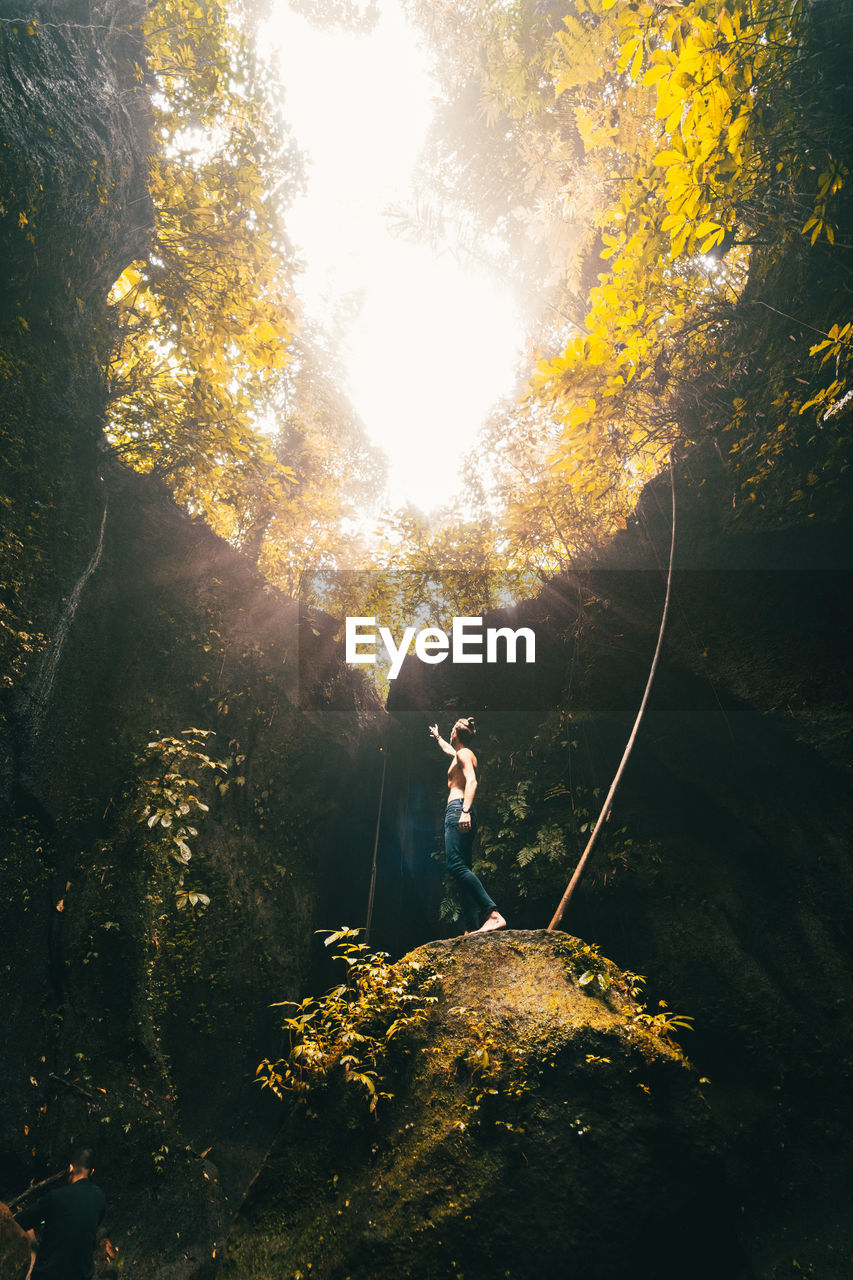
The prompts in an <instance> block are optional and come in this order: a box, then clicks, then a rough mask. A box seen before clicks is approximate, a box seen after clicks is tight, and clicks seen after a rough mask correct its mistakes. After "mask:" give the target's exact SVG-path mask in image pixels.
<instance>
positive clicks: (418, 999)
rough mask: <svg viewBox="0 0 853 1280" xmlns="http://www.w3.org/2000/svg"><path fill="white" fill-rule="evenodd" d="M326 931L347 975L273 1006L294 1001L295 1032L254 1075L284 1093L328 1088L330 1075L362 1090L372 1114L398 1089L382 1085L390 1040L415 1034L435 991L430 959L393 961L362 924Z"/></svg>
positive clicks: (289, 1023) (290, 1025) (288, 1025)
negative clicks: (363, 935)
mask: <svg viewBox="0 0 853 1280" xmlns="http://www.w3.org/2000/svg"><path fill="white" fill-rule="evenodd" d="M319 932H327V933H328V937H327V938H326V941H325V945H326V946H327V947H331V946H337V949H338V950H337V955H336V957H335V958H336V959H338V960H342V961H343V963H344V964H345V965H346V968H347V973H346V978H345V980H344V982H342V983H340V984H339V985H338V986H335V987H332V988H331V990H330V991H327V992H326V994H325V995H324V996H321V997H320V998H319V999H318V998H315V997H313V996H308V997H307V998H306V999H304V1000H302V1001H301V1002H300V1003H296V1002H295V1001H292V1000H284V1001H281V1002H280V1003H279V1004H276V1005H274V1006H273V1007H274V1008H281V1007H288V1006H290V1007H292V1008H294V1009H296V1013H294V1014H293V1015H292V1016H290V1017H287V1018H285V1019H284V1023H283V1029H284V1030H285V1031H287V1033H288V1035H289V1037H290V1050H289V1052H288V1054H287V1057H285V1058H280V1059H278V1061H276V1062H271V1061H269V1060H268V1059H264V1061H263V1062H261V1064H260V1065H259V1067H258V1069H257V1072H256V1077H257V1080H258V1082H259V1084H261V1085H262V1087H264V1088H267V1089H271V1090H272V1091H273V1093H274V1094H275V1095H276V1096H277V1097H279V1098H284V1095H285V1094H286V1093H294V1094H296V1095H297V1096H298V1095H304V1094H306V1093H308V1092H311V1091H316V1090H319V1089H322V1088H324V1087H325V1086H326V1085H328V1084H329V1083H331V1081H332V1080H342V1081H343V1083H344V1085H346V1086H351V1087H352V1088H354V1089H356V1090H358V1091H359V1092H360V1093H361V1094H362V1095H363V1096H364V1098H365V1099H366V1101H367V1103H368V1107H369V1110H370V1112H371V1113H374V1112H375V1111H376V1108H377V1106H378V1105H379V1102H380V1100H382V1099H390V1098H392V1097H393V1094H391V1093H389V1092H387V1091H385V1090H383V1089H382V1084H383V1082H384V1078H385V1075H386V1073H387V1071H388V1069H389V1066H390V1057H391V1051H392V1047H393V1046H395V1045H397V1044H398V1043H402V1042H403V1041H405V1040H407V1039H408V1038H410V1036H411V1034H412V1033H413V1032H414V1031H415V1029H416V1028H417V1027H419V1026H420V1025H421V1024H422V1023H423V1022H424V1020H425V1018H426V1017H427V1014H428V1012H429V1009H430V1006H432V1005H433V1004H435V1002H436V1000H437V996H435V995H432V994H430V993H431V989H432V987H433V985H434V984H435V981H436V975H435V973H434V972H433V970H432V968H431V966H429V965H427V964H424V963H423V962H422V961H418V960H404V961H400V962H399V963H397V964H395V965H392V964H390V963H389V957H388V954H387V952H384V951H377V952H373V951H371V950H370V947H369V946H368V945H367V943H365V942H358V941H356V939H357V938H358V935H359V933H360V932H361V930H360V929H350V928H348V927H347V926H344V927H343V928H341V929H336V930H333V931H327V930H319Z"/></svg>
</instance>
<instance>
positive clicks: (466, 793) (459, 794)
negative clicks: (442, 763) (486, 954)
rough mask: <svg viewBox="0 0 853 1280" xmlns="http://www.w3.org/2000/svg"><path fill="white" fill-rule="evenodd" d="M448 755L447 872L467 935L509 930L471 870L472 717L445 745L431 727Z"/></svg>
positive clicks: (474, 765)
mask: <svg viewBox="0 0 853 1280" xmlns="http://www.w3.org/2000/svg"><path fill="white" fill-rule="evenodd" d="M429 732H430V736H431V737H433V738H435V740H436V742H437V743H438V745H439V746H440V747H441V749H442V751H443V752H444V753H445V755H448V756H452V757H453V759H452V761H451V764H450V768H449V769H448V770H447V790H448V796H447V809H446V811H445V814H444V854H445V858H446V861H447V870H448V871H449V872H450V874H451V875H452V876H453V878H454V880H455V881H456V888H457V890H458V892H459V897H460V899H461V901H462V915H463V918H464V920H465V926H466V927H465V932H466V934H467V933H490V932H491V931H492V930H493V929H503V928H505V927H506V920H504V918H503V916H502V915H501V913H500V912H499V911H498V909H497V907H496V906H495V904H494V902H492V900H491V898H490V897H489V895H488V894H487V893H486V890H485V889H484V888H483V886H482V884H481V883H480V881H479V879H478V878H477V876H475V875H474V872H473V871H472V870H471V847H472V845H473V843H474V833H475V832H476V830H477V812H476V810H475V809H474V808H473V805H474V795H475V793H476V790H477V757H476V756H475V755H474V752H473V751H472V750H471V748H470V747H469V746H468V743H469V742H470V741H471V739H472V738H473V736H474V734H475V733H476V728H475V726H474V718H473V716H468V717H467V718H466V719H462V720H457V721H456V724H455V725H454V726H453V728H452V729H451V731H450V741H449V742H445V741H444V738H442V736H441V734H440V733H439V732H438V725H437V724H433V725H430V729H429Z"/></svg>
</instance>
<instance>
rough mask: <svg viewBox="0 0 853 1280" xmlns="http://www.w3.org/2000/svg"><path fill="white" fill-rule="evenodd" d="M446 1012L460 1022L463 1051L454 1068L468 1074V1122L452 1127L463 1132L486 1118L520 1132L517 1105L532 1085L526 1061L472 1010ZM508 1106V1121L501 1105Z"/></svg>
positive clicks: (460, 1007) (461, 1009) (458, 1122)
mask: <svg viewBox="0 0 853 1280" xmlns="http://www.w3.org/2000/svg"><path fill="white" fill-rule="evenodd" d="M449 1013H450V1014H451V1015H453V1016H455V1017H458V1018H460V1019H461V1020H462V1022H463V1026H464V1034H463V1037H462V1038H463V1043H464V1045H465V1048H464V1049H463V1050H462V1051H460V1053H459V1054H458V1056H457V1060H456V1061H457V1068H458V1069H461V1070H463V1071H465V1072H467V1073H468V1078H469V1081H470V1085H471V1090H472V1092H473V1097H474V1100H473V1102H471V1103H469V1104H467V1108H466V1109H467V1112H468V1116H469V1119H468V1120H458V1121H457V1122H456V1125H455V1128H456V1129H457V1130H458V1131H459V1132H460V1133H464V1132H465V1131H466V1129H468V1128H470V1127H471V1125H472V1124H477V1123H479V1122H481V1121H483V1120H485V1119H490V1120H491V1121H492V1123H493V1124H494V1125H496V1126H497V1127H499V1128H502V1129H507V1130H508V1131H509V1132H511V1133H523V1132H524V1128H523V1127H522V1126H521V1125H519V1124H518V1123H517V1120H518V1104H519V1103H520V1102H521V1100H522V1099H523V1098H525V1097H526V1096H527V1094H529V1093H530V1091H531V1088H532V1085H533V1082H532V1081H531V1079H530V1078H529V1075H528V1066H529V1064H528V1062H527V1061H526V1059H525V1058H524V1057H522V1056H521V1055H520V1054H519V1053H518V1052H517V1051H516V1049H515V1048H514V1046H513V1045H511V1044H507V1043H506V1041H505V1039H502V1038H501V1037H500V1036H499V1035H497V1034H496V1032H495V1028H494V1024H493V1023H492V1022H490V1021H489V1020H488V1019H487V1018H486V1017H485V1015H483V1014H482V1013H480V1012H478V1011H477V1010H476V1009H469V1008H467V1007H466V1006H465V1005H460V1006H459V1007H457V1008H455V1009H450V1010H449ZM502 1104H509V1106H510V1108H511V1110H510V1112H509V1118H507V1112H506V1109H505V1105H504V1114H503V1115H500V1114H499V1111H500V1109H501V1107H502Z"/></svg>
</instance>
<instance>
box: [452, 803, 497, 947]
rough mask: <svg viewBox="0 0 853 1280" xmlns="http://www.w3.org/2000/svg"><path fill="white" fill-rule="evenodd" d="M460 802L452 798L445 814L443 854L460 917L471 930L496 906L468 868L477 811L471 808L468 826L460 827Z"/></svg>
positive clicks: (475, 828) (477, 926) (477, 927)
mask: <svg viewBox="0 0 853 1280" xmlns="http://www.w3.org/2000/svg"><path fill="white" fill-rule="evenodd" d="M461 812H462V801H461V800H451V801H449V803H448V805H447V809H446V810H445V814H444V856H445V861H446V863H447V870H448V871H449V872H450V874H451V875H452V876H453V879H454V882H455V884H456V890H457V892H458V894H459V898H460V900H461V904H462V918H463V920H464V921H465V928H466V929H467V930H468V931H469V933H470V932H472V931H473V930H474V929H479V927H480V925H481V924H482V923H483V921H484V920H485V919H486V917H487V916H489V915H491V913H492V912H493V911H495V910H497V908H496V907H495V904H494V903H493V902H492V900H491V898H490V897H489V895H488V894H487V893H486V890H485V889H484V888H483V886H482V884H481V883H480V881H479V880H478V879H477V877H476V876H475V875H474V872H473V871H472V870H471V847H472V845H473V844H474V835H475V833H476V830H477V814H476V811H475V810H474V809H472V810H471V827H470V829H469V830H468V831H460V830H459V815H460V813H461Z"/></svg>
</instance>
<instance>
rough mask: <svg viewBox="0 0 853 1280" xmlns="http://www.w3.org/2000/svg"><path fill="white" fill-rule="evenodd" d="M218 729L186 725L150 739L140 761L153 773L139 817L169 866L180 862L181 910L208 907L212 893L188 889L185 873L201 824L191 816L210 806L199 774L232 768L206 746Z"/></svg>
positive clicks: (177, 897) (146, 784) (177, 894)
mask: <svg viewBox="0 0 853 1280" xmlns="http://www.w3.org/2000/svg"><path fill="white" fill-rule="evenodd" d="M212 732H213V730H212V729H184V730H183V731H182V732H181V734H180V736H179V737H177V738H173V737H163V738H157V739H155V740H154V741H153V742H149V743H148V745H147V747H146V749H145V752H144V753H143V754H142V755H141V756H139V757H138V763H139V764H140V766H141V767H142V768H143V769H145V771H146V773H147V774H148V777H147V778H146V779H145V780H144V781H143V783H142V785H141V788H140V799H139V803H138V805H137V808H136V811H135V812H136V817H137V821H138V822H141V823H145V825H146V827H147V828H148V830H149V831H150V832H151V835H152V838H153V840H154V843H155V847H156V849H157V851H158V853H159V854H160V855H161V857H162V860H163V862H164V863H165V864H166V865H171V864H177V867H178V869H179V877H178V881H177V886H176V888H175V904H176V906H177V907H178V908H179V909H185V908H186V907H188V906H189V907H196V906H198V907H206V906H208V905H209V903H210V898H209V897H208V896H207V894H205V893H202V892H201V890H200V889H198V888H195V887H194V888H187V887H185V885H184V878H185V876H186V872H187V869H188V866H189V861H190V859H191V858H192V856H193V855H192V849H191V848H190V845H189V842H190V840H192V839H194V838H195V837H196V836H197V835H198V828H197V827H194V826H192V825H191V823H190V821H189V819H190V818H195V817H196V815H197V814H199V813H200V814H205V813H207V811H208V809H209V807H210V806H209V805H207V804H206V803H205V802H204V800H202V799H201V796H200V795H199V790H200V786H199V783H198V782H197V781H196V779H195V778H194V777H191V776H190V773H189V770H192V772H193V773H197V772H201V771H204V770H207V771H208V772H210V773H212V774H213V775H214V776H215V775H216V774H218V773H221V774H224V773H226V772H227V769H228V765H227V764H226V762H225V761H223V760H213V759H212V758H211V757H210V756H209V755H208V754H207V752H206V750H204V748H205V747H206V740H207V738H209V737H210V735H211V733H212Z"/></svg>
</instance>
